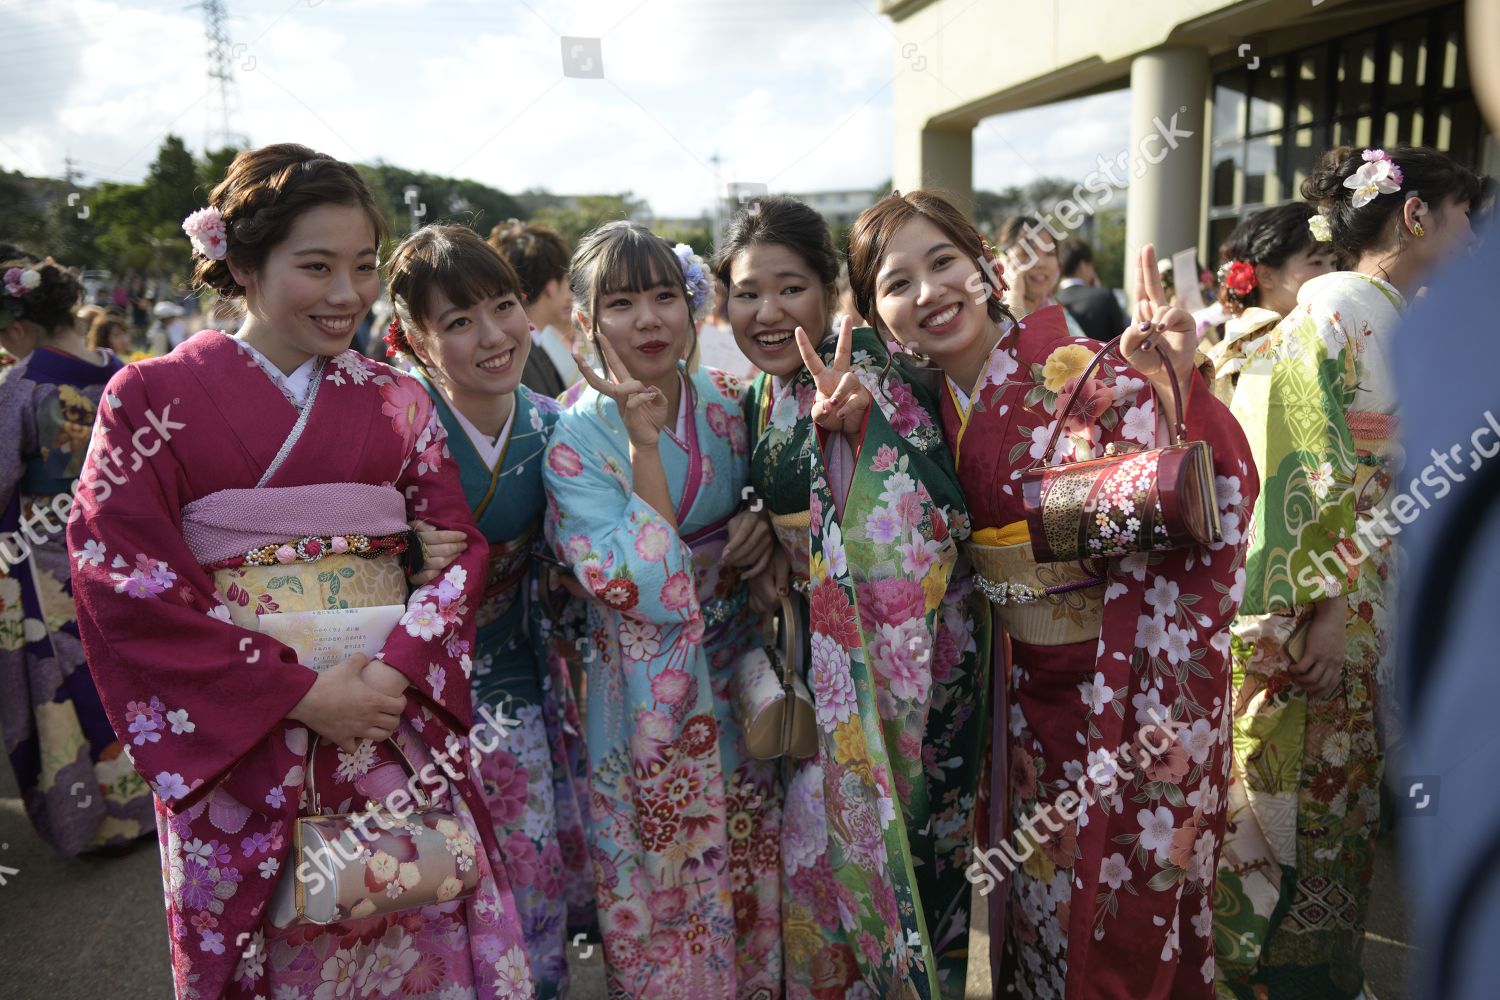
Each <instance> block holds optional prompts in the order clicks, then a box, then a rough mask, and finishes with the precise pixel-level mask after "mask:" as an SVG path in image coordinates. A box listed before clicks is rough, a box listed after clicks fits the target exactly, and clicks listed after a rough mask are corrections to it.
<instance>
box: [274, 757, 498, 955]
mask: <svg viewBox="0 0 1500 1000" xmlns="http://www.w3.org/2000/svg"><path fill="white" fill-rule="evenodd" d="M310 739H311V741H312V742H311V743H310V744H309V746H308V748H307V763H306V768H305V771H304V773H305V774H306V781H307V795H308V802H309V804H310V806H311V808H312V809H313V811H314V813H316V812H317V810H318V808H319V802H318V793H317V787H316V784H315V780H314V777H313V755H314V753H315V751H316V750H317V747H318V736H317V734H316V733H313V734H311V736H310ZM384 745H386V746H389V747H390V748H391V749H392V750H393V751H394V752H395V756H396V760H397V761H398V762H399V763H400V764H401V766H402V767H403V768H405V770H406V773H407V774H408V775H410V776H411V778H412V779H413V780H411V781H409V782H408V783H407V784H406V785H404V786H402V788H401V789H398V790H397V791H395V792H392V793H391V794H390V795H388V796H387V797H386V800H385V801H384V802H374V801H370V802H368V803H367V805H366V808H365V809H364V810H362V811H360V812H352V813H338V814H335V815H331V816H321V815H312V816H299V817H298V818H297V821H296V822H295V823H294V824H293V831H292V851H291V855H290V857H289V859H288V863H287V870H286V871H285V872H283V873H282V876H281V881H280V882H278V883H277V885H276V891H275V893H274V894H273V896H272V898H271V909H270V914H269V920H270V921H271V925H272V926H273V927H278V928H281V927H288V926H290V925H292V924H298V923H300V924H318V925H324V924H334V923H339V922H341V921H345V920H358V919H360V918H363V917H370V916H377V915H381V914H386V913H396V912H398V911H401V910H410V909H414V908H416V907H419V906H428V905H431V904H433V903H444V902H447V901H449V900H454V899H463V898H465V897H466V896H470V895H472V894H473V893H474V890H475V889H477V888H478V887H479V876H480V872H479V863H478V860H477V854H478V851H479V850H480V848H479V845H478V844H477V843H476V842H475V840H474V838H473V837H472V836H471V835H470V834H469V832H468V831H467V830H465V829H464V826H463V824H462V823H461V822H460V821H459V819H458V816H457V815H456V814H454V813H453V812H452V811H451V810H448V809H438V808H435V807H434V806H433V805H432V801H431V799H429V798H428V797H427V794H426V792H425V790H423V788H422V787H421V784H420V782H419V781H417V780H415V779H416V770H415V769H414V768H413V767H412V765H411V761H409V760H407V758H406V754H404V753H403V752H402V751H401V748H400V747H399V746H397V745H396V741H395V740H391V739H387V740H385V741H384ZM403 791H409V792H410V794H407V795H404V796H403V795H402V794H401V792H403ZM398 799H400V800H401V801H394V800H398ZM413 800H415V804H416V807H417V808H416V809H414V810H410V811H406V810H402V809H401V806H402V804H403V802H404V803H411V802H412V801H413Z"/></svg>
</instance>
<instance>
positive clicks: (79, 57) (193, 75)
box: [0, 0, 1129, 217]
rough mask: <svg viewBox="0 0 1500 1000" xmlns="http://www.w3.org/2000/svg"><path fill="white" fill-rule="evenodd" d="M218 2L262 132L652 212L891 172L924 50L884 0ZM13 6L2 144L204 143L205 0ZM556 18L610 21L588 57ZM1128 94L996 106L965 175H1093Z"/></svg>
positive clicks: (41, 166)
mask: <svg viewBox="0 0 1500 1000" xmlns="http://www.w3.org/2000/svg"><path fill="white" fill-rule="evenodd" d="M226 6H227V8H228V12H229V15H230V18H229V21H228V24H227V27H226V35H227V37H228V39H229V47H230V52H231V54H232V58H231V60H230V65H231V67H232V68H233V72H234V83H233V87H232V98H231V113H232V114H231V126H232V128H233V129H234V130H235V131H236V132H239V133H241V134H243V135H245V136H247V137H248V138H249V140H250V142H251V144H253V145H261V144H264V143H269V142H283V141H293V142H301V143H303V144H305V145H308V146H311V147H313V148H315V149H318V150H320V151H322V152H325V153H328V154H330V155H333V156H337V157H339V158H341V159H347V160H353V161H359V162H373V161H375V160H377V159H378V160H384V161H386V162H388V163H393V164H397V165H400V166H403V167H407V168H410V169H414V170H420V171H424V172H428V173H435V174H442V175H448V176H456V177H467V178H472V179H474V180H478V181H481V182H483V183H485V184H488V185H490V186H492V187H496V188H499V189H500V190H503V191H507V192H511V193H515V192H519V191H523V190H526V189H529V188H545V189H547V190H549V191H552V192H554V193H559V194H591V193H619V192H623V191H631V192H633V193H634V194H635V195H636V196H637V197H641V198H644V199H646V200H647V201H648V202H649V203H650V204H651V207H652V210H653V211H654V213H655V214H656V215H658V216H662V217H685V216H697V215H699V214H701V213H703V212H705V211H707V209H708V206H709V204H710V202H711V200H712V199H713V198H714V197H715V195H716V193H719V194H722V193H723V191H724V185H725V184H727V183H731V182H742V183H743V182H752V183H759V184H765V185H767V186H768V187H769V188H770V190H772V191H790V192H807V191H820V190H834V189H857V188H870V187H874V186H876V185H878V184H881V183H883V182H884V181H886V180H887V179H889V178H890V176H891V173H892V127H893V124H892V123H893V116H892V111H891V102H892V96H893V84H894V81H895V78H896V76H897V74H898V73H900V72H913V70H912V69H911V68H910V67H909V66H908V65H906V63H905V62H904V61H902V62H900V64H899V65H898V60H897V58H896V52H895V48H896V45H895V34H894V29H893V26H892V24H891V22H890V21H889V19H888V18H885V17H882V16H881V15H879V14H878V13H877V0H357V2H356V0H227V3H226ZM0 17H3V20H4V23H5V25H6V28H5V30H4V32H3V33H0V64H4V65H5V66H6V70H7V73H6V76H7V78H8V82H9V83H10V88H9V89H10V91H11V92H10V93H9V95H8V96H9V98H10V99H9V100H8V101H6V102H5V103H4V104H3V105H0V167H3V168H4V169H7V170H20V171H22V172H23V173H26V174H29V175H33V176H54V177H60V176H62V175H63V171H64V161H65V158H71V159H72V161H73V164H74V169H76V170H77V171H79V172H80V173H81V174H82V176H83V178H84V180H85V181H87V182H98V181H100V180H114V181H138V180H140V179H141V177H142V176H143V175H144V173H145V171H146V168H147V167H148V166H149V164H150V162H151V160H152V158H153V157H154V155H155V153H156V150H157V148H158V147H159V146H160V144H161V141H162V138H163V136H165V135H166V134H168V133H169V132H170V133H174V134H177V135H179V136H181V137H182V138H183V140H184V141H185V142H186V143H187V145H188V147H189V148H190V149H193V150H195V151H201V150H202V149H203V148H204V145H205V141H206V140H207V139H208V138H209V135H210V132H209V129H210V118H211V117H212V118H213V122H214V124H213V126H212V128H213V129H214V133H213V134H214V135H215V136H217V134H218V128H219V119H218V117H217V115H213V116H211V110H212V109H213V108H214V106H215V91H214V90H213V89H212V88H211V87H210V84H209V78H208V58H207V51H208V45H207V42H206V40H205V33H204V19H203V15H202V13H201V11H200V10H199V6H198V5H197V4H190V3H187V2H186V0H177V2H167V3H161V2H144V0H141V2H132V0H48V2H45V3H43V2H36V0H0ZM564 38H570V39H572V38H578V39H598V58H597V60H596V61H594V62H592V63H591V62H590V59H591V58H592V53H591V52H590V49H589V46H590V45H591V43H590V42H587V41H585V42H571V41H570V42H568V43H566V45H565V43H564V41H563V39H564ZM580 46H581V47H580ZM565 64H567V68H570V69H572V70H574V71H578V72H584V73H587V72H590V71H592V72H598V71H600V70H601V69H602V73H603V75H602V77H598V76H570V75H567V74H566V73H565V71H564V70H565ZM1128 107H1129V97H1128V94H1127V93H1126V92H1125V91H1117V92H1113V93H1109V94H1104V95H1099V96H1097V97H1093V98H1088V99H1084V100H1081V101H1075V102H1069V104H1068V105H1054V106H1051V107H1048V108H1035V109H1030V110H1027V111H1022V112H1016V113H1013V114H1009V115H999V116H995V117H992V118H989V119H986V120H985V121H984V122H982V123H981V124H980V126H979V127H978V128H977V129H976V131H975V140H974V151H975V169H974V180H975V184H976V186H978V187H981V188H1000V187H1004V186H1007V185H1010V184H1024V183H1026V182H1027V181H1029V180H1032V179H1034V178H1036V177H1037V176H1039V175H1041V174H1052V175H1061V176H1064V177H1070V178H1075V179H1081V178H1082V177H1083V176H1084V175H1085V174H1086V173H1088V171H1090V170H1092V169H1093V167H1094V154H1095V152H1096V151H1097V150H1099V149H1123V148H1125V147H1126V145H1127V140H1128V138H1129V119H1128ZM213 144H214V145H215V146H217V145H221V143H220V142H218V141H217V139H215V141H214V142H213ZM1015 150H1020V151H1021V153H1020V154H1018V153H1017V152H1015ZM715 157H717V158H718V159H717V162H715Z"/></svg>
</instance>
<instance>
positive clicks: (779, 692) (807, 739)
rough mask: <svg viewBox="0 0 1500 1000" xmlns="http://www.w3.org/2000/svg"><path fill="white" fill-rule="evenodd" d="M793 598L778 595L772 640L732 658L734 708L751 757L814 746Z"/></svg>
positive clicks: (805, 753)
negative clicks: (778, 604) (779, 605)
mask: <svg viewBox="0 0 1500 1000" xmlns="http://www.w3.org/2000/svg"><path fill="white" fill-rule="evenodd" d="M797 604H798V602H797V601H795V600H793V599H792V598H791V597H790V596H788V597H783V598H782V599H781V609H780V610H779V611H777V613H776V616H775V619H774V624H775V638H774V640H773V644H772V645H770V646H766V647H763V648H756V649H751V650H748V651H747V652H745V653H744V654H742V655H741V656H740V658H739V659H737V660H736V661H735V663H734V675H733V677H732V682H733V684H734V703H735V714H736V716H737V717H738V718H739V720H740V729H741V731H742V732H744V734H745V749H746V750H747V751H748V752H749V754H750V756H752V757H754V758H755V759H756V760H774V759H775V758H777V757H799V758H800V757H811V756H812V755H813V754H815V753H817V752H818V730H817V725H816V723H815V721H814V714H813V700H812V695H811V694H809V693H808V690H807V685H806V684H805V683H803V681H802V674H803V673H804V670H805V666H804V665H805V662H806V655H805V654H806V648H807V643H806V638H805V637H806V635H807V630H806V629H805V628H804V627H803V624H802V617H801V615H800V614H799V613H798V607H797Z"/></svg>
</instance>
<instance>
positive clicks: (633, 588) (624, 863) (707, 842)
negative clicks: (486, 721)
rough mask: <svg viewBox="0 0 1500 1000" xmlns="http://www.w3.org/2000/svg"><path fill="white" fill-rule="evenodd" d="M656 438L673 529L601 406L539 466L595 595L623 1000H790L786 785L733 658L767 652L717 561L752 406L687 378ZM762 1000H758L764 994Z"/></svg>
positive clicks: (601, 860) (612, 953) (716, 377)
mask: <svg viewBox="0 0 1500 1000" xmlns="http://www.w3.org/2000/svg"><path fill="white" fill-rule="evenodd" d="M685 390H686V391H684V393H683V400H684V402H683V416H685V417H686V419H685V421H684V422H683V425H682V426H683V433H682V434H681V435H679V434H677V433H675V432H672V430H671V429H670V428H669V430H667V431H663V433H662V437H661V444H660V449H661V460H662V465H663V466H664V467H665V470H666V476H667V484H668V487H669V489H670V491H671V494H672V500H673V503H674V504H675V505H676V508H677V511H676V513H677V523H678V525H679V528H678V529H673V528H672V526H671V524H670V523H669V522H668V521H667V520H666V519H665V518H663V517H662V516H661V515H660V514H658V513H657V512H656V511H655V510H654V509H653V508H652V507H651V506H650V505H649V504H647V503H646V502H645V501H644V500H642V499H641V498H640V497H639V496H638V495H636V494H635V492H634V491H633V488H632V486H631V483H632V472H631V464H630V448H629V439H628V437H627V435H626V432H625V428H624V424H623V423H622V422H621V420H620V417H619V412H618V410H617V408H616V406H615V404H614V402H613V401H611V400H609V399H607V398H605V397H602V396H600V395H599V394H598V393H597V392H595V391H594V390H592V389H590V390H588V391H586V392H584V393H583V394H582V395H581V396H580V397H579V399H578V400H577V402H576V403H575V404H574V405H573V406H572V407H571V408H570V409H569V410H567V411H566V412H564V413H563V415H562V418H561V419H560V420H559V422H558V425H557V430H556V431H555V432H554V434H553V438H552V444H551V445H550V447H549V449H548V452H547V468H546V472H545V476H546V484H547V490H548V493H549V506H548V512H547V537H548V540H549V541H550V542H551V543H552V545H553V547H554V548H555V549H556V551H557V552H558V553H560V554H561V557H562V559H563V561H564V562H566V563H567V564H568V565H570V566H571V567H572V568H573V571H574V573H575V574H576V575H577V577H578V579H579V580H580V581H582V583H583V585H584V586H585V587H586V588H587V589H588V590H589V591H590V592H591V593H593V594H594V595H595V597H596V601H594V602H593V604H592V606H591V609H590V612H589V626H590V638H591V639H592V644H591V645H590V646H589V647H588V648H587V655H586V656H585V660H586V661H587V663H586V666H585V669H586V670H587V672H588V713H587V718H588V740H587V743H588V754H589V769H590V782H591V791H592V797H591V800H590V801H591V806H592V812H593V815H592V828H591V830H590V837H589V849H590V852H591V854H592V855H593V859H594V867H595V871H596V873H597V874H598V885H597V899H598V904H599V923H600V929H601V930H602V931H603V935H604V949H605V966H606V970H607V972H608V976H609V990H610V996H612V997H625V996H628V997H666V996H687V997H700V996H701V997H749V996H752V995H763V996H767V997H779V996H780V995H781V935H780V898H779V897H780V890H779V885H778V883H779V878H778V872H779V867H780V856H779V846H778V845H779V840H780V822H781V794H780V788H779V783H778V781H777V780H776V774H777V771H776V767H775V766H774V765H773V764H771V763H767V762H762V761H756V760H753V759H751V758H749V757H748V756H747V754H746V753H745V750H744V743H743V739H742V737H741V734H740V729H739V726H738V725H737V723H736V722H735V719H734V715H733V711H732V709H731V706H730V693H729V677H730V672H731V667H732V664H733V662H734V660H735V658H736V657H737V656H738V655H739V654H740V653H742V652H744V651H745V650H746V649H747V648H749V647H750V646H751V645H753V644H756V643H759V642H760V641H761V640H760V637H759V635H758V633H757V631H756V630H755V628H754V627H753V625H754V623H753V622H752V620H751V616H750V613H749V610H748V608H747V606H746V594H745V588H744V586H743V585H742V584H741V583H740V581H739V579H738V575H737V574H736V573H735V572H733V571H732V570H726V568H725V566H724V565H723V564H722V562H721V558H720V556H721V553H722V551H723V547H724V542H725V539H726V537H727V523H728V520H729V518H730V517H731V516H732V515H733V514H735V513H736V512H737V510H738V509H739V507H740V500H741V490H742V489H743V488H744V487H745V485H746V483H747V475H748V459H747V455H746V433H745V424H744V418H743V417H742V416H741V415H740V414H741V408H740V397H741V396H742V394H743V391H744V390H743V387H742V386H741V384H740V383H739V381H738V380H736V379H735V378H734V377H733V376H730V375H726V374H725V373H723V372H719V371H716V370H712V369H710V370H706V371H702V372H698V373H695V374H692V375H687V376H685ZM757 991H763V992H760V993H757Z"/></svg>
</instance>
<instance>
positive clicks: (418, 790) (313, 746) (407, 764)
mask: <svg viewBox="0 0 1500 1000" xmlns="http://www.w3.org/2000/svg"><path fill="white" fill-rule="evenodd" d="M309 733H310V739H311V741H312V742H310V743H308V745H307V798H308V800H309V802H310V803H311V804H312V808H313V811H314V812H315V813H321V812H322V811H323V806H322V804H321V803H320V802H319V801H318V788H317V783H316V779H315V778H314V774H315V768H314V767H313V754H315V753H316V752H317V750H318V741H319V740H320V739H321V738H322V737H320V736H319V735H318V734H317V733H316V732H312V731H311V730H309ZM380 742H381V743H383V744H389V746H390V748H391V749H392V750H394V751H395V752H396V759H397V760H398V761H400V762H401V766H402V768H404V769H405V771H406V773H407V774H408V775H410V776H411V777H412V778H413V779H416V780H413V781H410V782H408V783H407V787H409V788H410V789H411V791H412V797H413V798H414V799H416V802H417V807H418V808H419V809H431V808H432V800H431V799H429V798H428V797H427V792H426V791H425V790H424V789H423V788H422V787H421V784H422V783H421V779H420V778H417V769H416V768H414V767H412V766H411V761H410V760H408V759H407V757H406V753H405V752H404V751H403V750H402V749H401V747H400V745H398V744H397V743H396V741H395V740H394V739H392V738H391V737H389V736H387V737H386V738H385V739H383V740H381V741H380Z"/></svg>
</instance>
